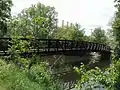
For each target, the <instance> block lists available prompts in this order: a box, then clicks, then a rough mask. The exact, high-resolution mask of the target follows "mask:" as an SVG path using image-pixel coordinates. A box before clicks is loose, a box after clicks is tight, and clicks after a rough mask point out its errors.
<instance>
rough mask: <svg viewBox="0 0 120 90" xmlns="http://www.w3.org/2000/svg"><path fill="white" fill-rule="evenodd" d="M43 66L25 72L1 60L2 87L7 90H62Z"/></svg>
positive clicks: (0, 81) (0, 80)
mask: <svg viewBox="0 0 120 90" xmlns="http://www.w3.org/2000/svg"><path fill="white" fill-rule="evenodd" d="M43 65H44V64H40V65H36V66H33V67H32V68H31V69H30V70H27V69H24V70H23V69H19V68H18V67H16V65H14V64H12V63H10V64H6V63H5V62H4V61H2V60H0V87H2V88H5V89H6V90H60V87H58V85H56V84H55V82H53V79H52V78H51V76H50V74H49V73H48V71H44V70H45V68H44V67H45V66H44V67H43Z"/></svg>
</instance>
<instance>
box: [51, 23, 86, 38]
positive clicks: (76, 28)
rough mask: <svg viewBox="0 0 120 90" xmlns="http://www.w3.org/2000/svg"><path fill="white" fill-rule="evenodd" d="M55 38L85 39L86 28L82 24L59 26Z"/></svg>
mask: <svg viewBox="0 0 120 90" xmlns="http://www.w3.org/2000/svg"><path fill="white" fill-rule="evenodd" d="M53 36H54V38H55V39H66V40H84V38H85V36H84V29H81V26H80V25H78V24H75V25H73V26H64V27H59V28H58V29H57V30H55V31H54V32H53Z"/></svg>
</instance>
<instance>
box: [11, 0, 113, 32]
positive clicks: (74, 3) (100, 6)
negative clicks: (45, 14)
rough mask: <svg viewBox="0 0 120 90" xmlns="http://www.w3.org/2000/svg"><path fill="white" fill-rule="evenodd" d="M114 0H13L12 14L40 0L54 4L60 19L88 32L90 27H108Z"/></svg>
mask: <svg viewBox="0 0 120 90" xmlns="http://www.w3.org/2000/svg"><path fill="white" fill-rule="evenodd" d="M113 1H114V0H13V4H14V6H13V8H12V15H16V14H17V13H19V12H20V11H21V10H22V9H24V8H28V7H29V6H31V4H36V3H37V2H41V3H43V4H45V5H50V6H54V7H55V8H56V11H57V12H58V19H59V22H60V21H61V20H65V21H69V22H73V23H74V22H77V23H79V24H81V25H82V27H83V28H86V30H88V31H87V32H89V31H90V30H89V29H91V28H95V27H98V26H101V27H102V28H108V23H109V22H110V20H111V18H112V17H113V15H114V12H115V8H114V3H113Z"/></svg>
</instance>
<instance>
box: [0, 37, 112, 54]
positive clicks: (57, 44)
mask: <svg viewBox="0 0 120 90" xmlns="http://www.w3.org/2000/svg"><path fill="white" fill-rule="evenodd" d="M11 40H12V39H11V38H0V51H7V50H8V48H10V47H11V45H12V43H11ZM19 40H22V41H24V40H25V41H28V42H30V47H31V51H32V50H33V51H34V52H35V51H36V52H51V51H54V52H58V51H93V52H96V51H97V52H99V51H104V52H110V50H111V49H110V47H109V46H106V45H104V44H99V43H93V42H86V41H75V40H58V39H34V38H32V39H29V38H20V39H19Z"/></svg>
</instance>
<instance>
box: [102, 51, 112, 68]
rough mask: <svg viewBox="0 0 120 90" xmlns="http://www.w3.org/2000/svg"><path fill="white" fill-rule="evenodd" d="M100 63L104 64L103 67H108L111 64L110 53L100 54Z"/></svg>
mask: <svg viewBox="0 0 120 90" xmlns="http://www.w3.org/2000/svg"><path fill="white" fill-rule="evenodd" d="M100 54H101V61H102V62H104V64H106V65H105V66H109V65H110V64H112V56H111V52H101V53H100Z"/></svg>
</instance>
